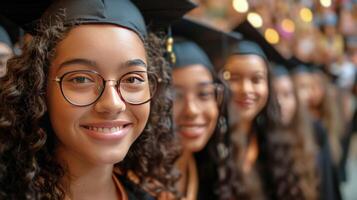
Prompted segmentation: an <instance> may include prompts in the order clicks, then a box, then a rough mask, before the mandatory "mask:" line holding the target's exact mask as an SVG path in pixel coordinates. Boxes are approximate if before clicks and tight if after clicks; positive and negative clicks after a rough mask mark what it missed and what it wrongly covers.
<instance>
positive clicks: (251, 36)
mask: <svg viewBox="0 0 357 200" xmlns="http://www.w3.org/2000/svg"><path fill="white" fill-rule="evenodd" d="M233 31H235V32H238V33H240V34H242V35H243V38H244V39H245V40H249V41H252V42H254V43H256V44H255V45H254V44H249V42H243V41H242V42H241V44H238V46H237V49H236V50H239V51H241V52H244V53H247V52H249V51H250V52H252V53H253V52H254V53H255V54H257V55H260V56H261V57H263V58H266V59H267V61H268V62H273V63H279V64H282V65H284V66H288V65H289V63H287V60H286V58H284V57H283V56H282V55H281V54H280V53H279V52H278V51H277V50H276V49H275V48H274V46H272V45H271V44H270V43H269V42H268V41H267V40H266V39H265V38H264V37H263V35H262V34H261V33H260V32H259V31H258V30H257V29H256V28H254V27H253V26H252V25H251V24H250V23H249V22H248V21H247V20H245V21H243V22H242V23H241V24H239V25H238V26H237V27H236V28H235V29H234V30H233ZM257 45H259V46H258V47H257ZM259 49H260V50H259ZM233 51H234V49H233ZM262 52H263V54H262ZM254 53H253V54H254Z"/></svg>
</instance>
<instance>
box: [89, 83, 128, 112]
mask: <svg viewBox="0 0 357 200" xmlns="http://www.w3.org/2000/svg"><path fill="white" fill-rule="evenodd" d="M106 84H107V85H106V87H105V89H104V91H103V94H102V96H101V97H100V98H99V99H98V101H97V102H96V104H95V110H96V111H97V112H99V113H106V114H109V115H116V114H118V113H120V112H123V111H124V110H125V109H126V104H125V101H124V100H123V99H122V98H121V96H120V94H119V92H118V90H117V87H116V81H112V80H109V81H107V82H106Z"/></svg>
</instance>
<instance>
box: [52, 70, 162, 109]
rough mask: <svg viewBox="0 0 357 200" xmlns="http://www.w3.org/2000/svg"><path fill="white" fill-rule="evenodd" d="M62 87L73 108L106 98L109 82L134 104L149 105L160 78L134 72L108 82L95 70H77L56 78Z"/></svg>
mask: <svg viewBox="0 0 357 200" xmlns="http://www.w3.org/2000/svg"><path fill="white" fill-rule="evenodd" d="M54 81H56V82H57V83H58V84H59V85H60V88H61V92H62V95H63V97H64V98H65V99H66V100H67V101H68V102H69V103H70V104H72V105H75V106H79V107H83V106H89V105H92V104H94V103H95V102H96V101H98V99H99V98H100V97H101V96H102V94H103V92H104V90H105V86H106V84H107V83H112V85H113V86H115V87H116V89H117V92H118V94H119V96H120V98H121V99H122V100H123V101H124V102H126V103H128V104H131V105H141V104H144V103H147V102H149V101H150V100H151V99H152V97H153V96H154V94H155V92H156V90H157V87H158V83H159V82H160V79H158V78H157V77H156V76H155V75H154V74H152V73H150V72H147V71H131V72H128V73H126V74H124V75H123V76H121V77H120V79H119V80H105V79H104V78H103V77H102V76H101V75H100V74H99V73H97V72H95V71H91V70H77V71H71V72H67V73H65V74H63V75H62V76H60V77H56V78H55V79H54Z"/></svg>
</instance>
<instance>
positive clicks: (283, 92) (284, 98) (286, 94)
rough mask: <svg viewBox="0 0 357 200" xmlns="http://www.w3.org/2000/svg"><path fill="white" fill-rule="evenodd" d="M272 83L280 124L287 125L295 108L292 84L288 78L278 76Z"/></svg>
mask: <svg viewBox="0 0 357 200" xmlns="http://www.w3.org/2000/svg"><path fill="white" fill-rule="evenodd" d="M273 83H274V89H275V92H276V95H277V98H278V102H279V105H280V109H281V118H282V119H281V120H282V123H283V124H284V125H289V124H290V123H291V121H292V119H293V117H294V114H295V112H296V106H297V102H296V98H295V93H294V86H293V82H292V80H291V79H290V77H289V76H280V77H277V78H275V79H274V82H273Z"/></svg>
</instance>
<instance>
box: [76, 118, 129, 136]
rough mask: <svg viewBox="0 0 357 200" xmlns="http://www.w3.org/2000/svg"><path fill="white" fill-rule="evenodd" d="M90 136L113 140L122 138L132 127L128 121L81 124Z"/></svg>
mask: <svg viewBox="0 0 357 200" xmlns="http://www.w3.org/2000/svg"><path fill="white" fill-rule="evenodd" d="M81 127H82V128H83V130H84V131H85V133H86V134H87V135H89V136H90V137H92V138H94V139H97V140H115V139H121V138H123V137H124V136H125V135H126V134H127V133H128V132H129V130H130V128H131V127H132V123H130V122H128V121H116V122H103V123H90V124H85V125H81Z"/></svg>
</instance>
